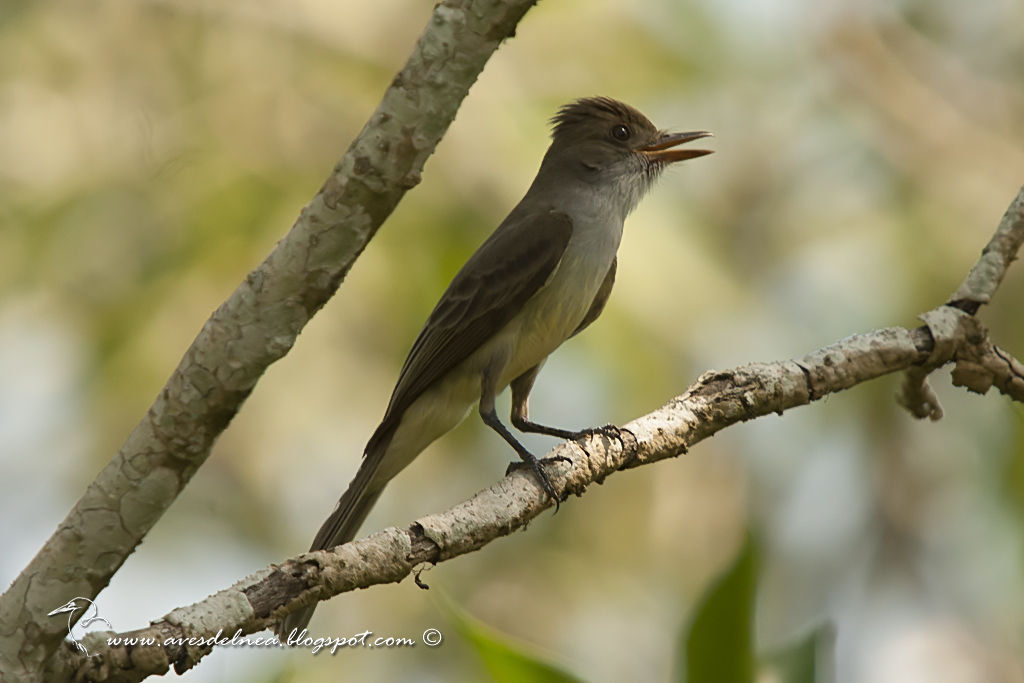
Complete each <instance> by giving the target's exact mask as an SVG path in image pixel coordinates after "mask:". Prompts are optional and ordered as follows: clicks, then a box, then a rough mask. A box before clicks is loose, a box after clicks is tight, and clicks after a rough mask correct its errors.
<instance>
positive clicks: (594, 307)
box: [570, 257, 619, 338]
mask: <svg viewBox="0 0 1024 683" xmlns="http://www.w3.org/2000/svg"><path fill="white" fill-rule="evenodd" d="M618 261H619V259H618V258H617V257H616V258H613V259H612V265H611V267H610V268H609V269H608V274H607V275H605V276H604V281H603V282H601V286H600V287H599V288H598V290H597V294H596V295H595V296H594V302H593V303H592V304H590V309H589V310H588V311H587V314H586V315H585V316H583V322H581V323H580V326H579V327H577V328H576V330H575V331H574V332H573V333H572V335H570V338H572V337H575V336H576V335H577V334H579V333H580V332H582V331H583V330H585V329H587V328H588V327H589V326H590V323H592V322H594V321H595V320H597V319H598V318H599V317H600V316H601V313H602V311H604V306H605V304H607V303H608V297H610V296H611V295H612V286H613V285H614V284H615V267H616V265H618Z"/></svg>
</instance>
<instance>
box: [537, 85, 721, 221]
mask: <svg viewBox="0 0 1024 683" xmlns="http://www.w3.org/2000/svg"><path fill="white" fill-rule="evenodd" d="M551 124H552V133H551V138H552V141H551V147H550V148H549V149H548V152H547V154H546V155H545V157H544V162H543V164H542V171H543V170H545V167H546V168H547V170H549V171H550V172H552V173H556V174H558V175H561V176H564V175H569V176H571V177H573V178H576V179H578V180H581V181H583V182H585V183H592V184H595V185H598V186H602V187H607V188H608V189H609V190H612V188H615V189H616V190H618V194H621V195H622V197H623V199H624V201H625V202H626V203H627V205H628V208H627V211H628V210H631V209H632V208H633V207H635V206H636V203H637V202H639V200H640V197H642V196H643V194H644V193H645V192H646V191H647V189H649V188H650V186H651V185H652V184H653V182H654V181H655V180H656V179H657V177H658V176H659V175H660V174H661V171H663V170H664V169H665V168H666V167H667V166H668V165H669V164H672V163H674V162H676V161H683V160H685V159H696V158H697V157H702V156H704V155H706V154H711V152H712V151H711V150H708V149H690V148H685V149H683V148H680V147H679V145H682V144H683V143H686V142H690V141H693V140H698V139H700V138H706V137H712V135H711V133H708V132H705V131H696V132H690V133H670V132H667V131H663V130H659V129H658V128H657V127H655V125H654V124H653V123H651V121H650V120H649V119H648V118H647V117H646V116H644V115H643V114H641V113H640V112H639V111H637V110H636V109H634V108H633V107H631V106H629V105H628V104H626V103H624V102H619V101H618V100H614V99H612V98H610V97H587V98H583V99H579V100H576V101H575V102H571V103H569V104H566V105H565V106H563V107H562V108H561V109H559V110H558V113H557V114H555V116H554V117H553V118H552V119H551Z"/></svg>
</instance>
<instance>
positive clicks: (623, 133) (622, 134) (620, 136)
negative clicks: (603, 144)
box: [612, 123, 629, 142]
mask: <svg viewBox="0 0 1024 683" xmlns="http://www.w3.org/2000/svg"><path fill="white" fill-rule="evenodd" d="M612 137H613V138H615V139H616V140H618V141H619V142H625V141H626V140H628V139H629V128H626V127H625V126H623V125H622V124H621V123H620V124H619V125H617V126H615V127H614V128H612Z"/></svg>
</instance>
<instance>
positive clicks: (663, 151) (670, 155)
mask: <svg viewBox="0 0 1024 683" xmlns="http://www.w3.org/2000/svg"><path fill="white" fill-rule="evenodd" d="M713 137H715V136H714V135H712V134H711V133H709V132H707V131H705V130H701V131H697V132H693V133H664V134H662V136H661V137H660V138H658V141H657V142H655V143H654V144H653V145H648V146H646V147H640V148H639V149H637V151H638V152H639V153H641V154H643V155H644V156H645V157H647V159H648V160H649V161H658V162H661V163H666V164H669V163H672V162H673V161H685V160H686V159H696V158H697V157H702V156H704V155H706V154H711V153H712V152H714V150H711V149H674V148H675V147H677V146H678V145H681V144H683V143H684V142H690V141H692V140H699V139H701V138H713Z"/></svg>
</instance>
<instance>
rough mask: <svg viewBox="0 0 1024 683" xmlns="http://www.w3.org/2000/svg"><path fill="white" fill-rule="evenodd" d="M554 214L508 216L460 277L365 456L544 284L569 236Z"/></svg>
mask: <svg viewBox="0 0 1024 683" xmlns="http://www.w3.org/2000/svg"><path fill="white" fill-rule="evenodd" d="M572 227H573V226H572V219H571V218H569V216H568V215H566V214H564V213H561V212H559V211H545V212H542V213H534V214H530V215H526V216H522V217H519V216H516V215H515V214H513V215H512V216H509V218H507V219H506V220H505V222H504V223H502V224H501V225H500V226H499V227H498V229H497V230H495V231H494V234H492V235H491V236H490V237H489V238H488V239H487V241H486V242H484V243H483V244H482V245H481V246H480V248H479V249H477V251H476V253H474V254H473V255H472V256H471V257H470V259H469V260H468V261H467V262H466V265H464V266H463V267H462V269H461V270H460V271H459V272H458V274H457V275H456V276H455V278H454V279H453V280H452V283H451V284H450V285H449V286H448V289H447V290H445V293H444V295H442V296H441V300H440V301H439V302H438V303H437V306H435V307H434V310H433V312H431V314H430V317H429V318H427V322H426V323H424V325H423V329H422V330H420V334H419V336H418V337H417V338H416V341H415V342H414V343H413V345H412V349H411V350H410V351H409V357H408V358H406V361H405V365H404V366H403V367H402V372H401V374H400V375H399V377H398V384H397V385H396V386H395V391H394V393H393V394H392V395H391V403H390V404H389V405H388V409H387V412H386V413H385V415H384V420H383V421H382V422H381V424H380V426H379V427H378V428H377V431H376V432H374V434H373V436H372V437H371V438H370V442H369V443H368V444H367V446H366V452H367V453H371V452H373V451H376V450H377V448H376V446H378V445H379V444H380V443H381V441H382V440H385V439H388V440H389V439H390V436H391V433H392V432H393V430H394V429H395V428H396V427H397V426H398V422H399V421H400V420H401V419H402V413H404V412H405V410H406V408H408V407H409V406H410V405H411V404H412V402H413V401H415V400H416V399H417V398H419V396H420V395H421V394H422V393H423V392H424V391H426V390H427V389H428V388H430V386H431V385H433V384H434V383H435V382H437V381H438V380H439V379H440V378H441V377H443V376H444V375H445V374H446V373H448V372H449V371H450V370H451V369H452V368H454V367H455V366H456V365H458V364H459V363H461V362H462V361H464V360H466V358H468V357H469V356H470V354H472V353H473V352H474V351H476V350H477V349H478V348H480V346H481V345H483V344H484V342H486V341H487V340H488V339H490V338H491V337H493V336H494V335H495V334H497V333H498V331H500V330H501V329H502V328H503V327H504V326H505V325H507V324H508V322H509V321H510V320H512V318H513V317H514V316H515V315H516V313H518V312H519V311H520V310H521V309H522V307H523V305H524V304H525V303H526V302H527V301H529V299H530V298H531V297H532V296H533V295H534V294H536V293H537V291H538V290H539V289H540V288H541V287H543V286H544V284H545V283H547V281H548V279H549V278H550V277H551V274H552V273H553V272H554V271H555V268H556V267H557V266H558V262H559V261H560V260H561V259H562V255H563V254H564V253H565V248H566V246H567V245H568V244H569V238H570V237H571V236H572Z"/></svg>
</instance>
